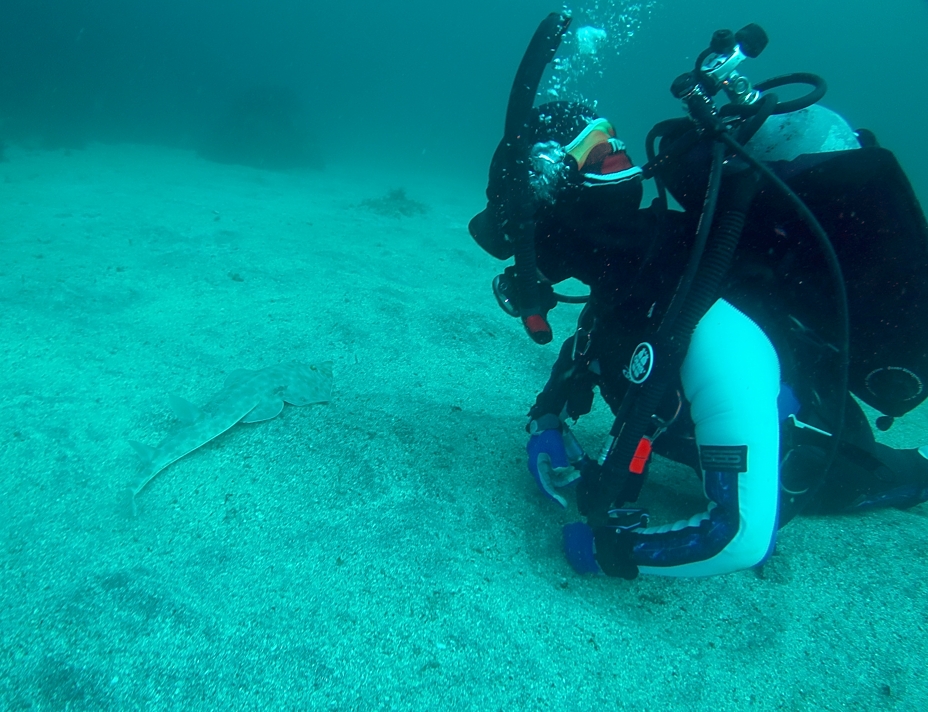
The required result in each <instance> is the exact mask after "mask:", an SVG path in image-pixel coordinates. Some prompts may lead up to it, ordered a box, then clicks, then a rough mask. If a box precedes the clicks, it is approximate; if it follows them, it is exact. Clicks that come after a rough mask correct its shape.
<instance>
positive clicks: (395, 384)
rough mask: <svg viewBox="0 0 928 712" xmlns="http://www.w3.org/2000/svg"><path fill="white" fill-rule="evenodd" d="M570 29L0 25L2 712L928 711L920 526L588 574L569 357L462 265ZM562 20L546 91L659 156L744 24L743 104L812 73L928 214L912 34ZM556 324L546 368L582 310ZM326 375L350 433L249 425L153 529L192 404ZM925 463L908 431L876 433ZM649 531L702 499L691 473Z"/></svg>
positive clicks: (494, 266) (688, 14) (170, 12)
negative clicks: (534, 78)
mask: <svg viewBox="0 0 928 712" xmlns="http://www.w3.org/2000/svg"><path fill="white" fill-rule="evenodd" d="M554 9H557V8H556V7H551V6H549V5H546V4H543V3H538V2H517V3H509V4H506V5H505V6H500V5H498V4H489V3H482V2H478V3H471V4H467V5H464V4H460V5H444V6H439V5H438V4H426V3H418V4H416V3H413V4H410V3H405V4H401V3H376V4H375V3H346V4H342V5H337V6H336V5H331V6H316V7H314V6H311V5H306V4H298V3H292V2H272V3H269V4H263V5H261V6H260V7H257V6H254V7H253V6H252V5H251V4H248V3H244V2H236V3H222V4H220V3H215V2H214V3H207V2H197V3H181V2H161V3H157V4H155V3H144V2H130V3H126V2H116V1H115V0H113V1H112V2H79V3H78V2H28V3H27V2H19V1H17V2H8V3H7V4H5V5H4V8H3V11H2V12H0V17H2V19H3V22H0V60H2V61H0V68H2V73H0V122H2V123H0V138H2V139H3V142H4V147H5V150H4V158H5V160H4V161H3V162H2V163H0V195H2V200H0V226H2V227H0V255H2V260H0V306H2V321H0V415H2V419H0V422H2V427H0V439H2V443H3V447H2V448H0V537H2V540H0V541H2V543H0V709H11V710H13V709H23V710H26V709H34V710H127V709H153V710H158V709H324V710H523V709H524V710H536V709H537V710H548V709H552V710H578V711H587V710H624V709H627V710H636V711H639V710H654V711H657V710H742V709H757V710H823V709H829V710H883V709H886V710H890V709H892V710H913V711H915V710H924V709H926V707H928V683H926V680H925V676H924V661H925V658H926V646H928V631H926V629H925V615H926V609H928V599H926V588H925V583H924V582H925V581H926V580H928V558H926V555H928V544H926V542H928V508H926V506H925V505H921V506H919V507H916V508H914V509H912V510H909V511H897V510H887V511H878V512H874V513H871V514H867V515H865V516H857V517H832V518H800V519H797V520H795V521H794V522H792V523H790V524H789V526H788V527H787V528H786V529H784V530H783V532H782V533H781V536H780V538H779V543H778V551H777V554H776V556H774V557H773V559H772V560H771V561H770V562H769V563H768V564H767V565H766V566H765V567H764V568H763V570H762V571H761V572H759V573H758V572H741V573H738V574H733V575H729V576H725V577H716V578H712V579H705V580H680V581H673V580H662V579H658V578H649V577H641V578H639V579H638V580H636V581H635V582H633V583H628V582H625V581H618V580H610V579H598V578H587V579H585V578H580V577H577V576H576V575H575V574H574V573H573V572H572V570H571V569H570V568H569V566H568V565H567V563H566V561H565V560H564V557H563V554H562V551H561V542H560V536H561V527H562V526H563V524H565V523H567V522H569V521H573V520H575V519H576V517H577V514H576V512H575V511H573V510H570V509H569V510H568V511H567V512H562V511H561V510H559V509H556V508H552V507H549V506H548V505H549V504H550V503H548V502H547V501H545V500H543V499H542V498H541V497H540V496H539V495H538V493H537V491H536V488H535V486H534V484H533V483H532V481H531V479H530V477H529V476H528V475H527V473H526V471H525V463H524V441H525V432H524V415H525V412H526V410H527V408H528V407H529V405H530V404H531V403H532V401H533V399H534V396H535V393H536V392H537V390H538V389H539V388H540V387H541V385H542V384H543V383H544V381H545V379H546V378H547V375H548V370H549V368H550V365H551V362H552V361H553V359H554V357H555V355H556V348H555V347H554V346H549V347H544V348H542V347H538V346H535V345H533V344H531V343H530V342H529V341H528V339H526V338H525V336H524V333H523V332H522V330H521V329H520V328H519V326H518V324H517V323H516V322H515V320H512V319H510V318H509V317H507V316H506V315H505V314H503V312H502V311H501V310H500V309H499V308H498V307H497V305H496V304H495V300H494V299H493V297H492V294H491V293H490V290H489V282H490V280H491V279H492V276H493V275H494V274H496V273H497V272H498V270H499V263H497V262H496V261H495V260H493V259H492V258H490V257H488V256H486V255H485V254H484V253H483V252H481V251H480V250H479V249H477V248H476V247H475V246H474V245H473V243H472V241H471V240H470V238H469V237H468V235H467V231H466V224H467V221H468V220H469V219H470V217H471V216H472V215H473V214H474V213H475V212H476V211H477V210H479V209H481V208H482V207H483V204H484V197H483V190H484V188H485V179H486V169H487V165H488V162H489V157H490V155H491V154H492V151H493V149H494V148H495V146H496V143H497V141H498V140H499V136H500V132H501V127H502V120H503V113H504V111H505V102H506V97H507V93H508V89H509V84H510V82H511V79H512V75H513V73H514V71H515V67H516V65H517V64H518V61H519V58H520V56H521V53H522V51H523V48H524V46H525V44H526V42H527V40H528V38H529V37H530V36H531V33H532V32H533V31H534V28H535V27H536V26H537V23H538V21H539V20H540V19H541V18H542V17H543V16H544V15H545V14H546V13H547V12H549V11H551V10H554ZM570 9H571V10H572V11H573V12H574V13H575V16H576V18H577V23H578V26H580V24H581V23H582V25H584V26H587V25H588V26H593V27H599V28H605V29H607V30H608V32H607V39H606V41H605V43H604V44H602V45H600V46H599V48H598V50H597V56H596V58H595V59H591V58H590V57H589V56H586V58H585V59H584V61H583V62H579V61H578V62H577V63H575V64H572V65H571V66H570V67H567V68H565V69H564V70H563V71H562V72H561V75H560V76H556V77H549V78H548V79H546V84H545V86H546V87H548V88H550V87H552V86H556V87H557V88H558V90H559V91H563V92H568V93H571V92H572V93H574V95H576V96H583V97H584V98H596V99H598V100H599V108H600V110H601V111H602V112H603V113H604V114H606V115H608V116H609V117H610V118H611V119H612V120H613V122H614V123H615V124H616V126H618V127H619V131H620V134H621V135H622V137H623V138H624V139H625V140H626V142H627V143H628V144H629V147H630V150H631V153H632V155H633V156H634V157H636V158H641V157H643V149H642V148H641V146H642V145H643V140H644V135H645V134H646V132H647V130H648V129H649V128H650V127H651V125H652V124H653V123H655V122H656V121H658V120H660V119H663V118H667V117H671V116H678V115H680V108H679V106H678V105H677V104H676V102H674V101H673V100H672V99H671V98H670V96H669V93H668V91H667V88H668V86H669V84H670V82H671V81H672V79H673V78H674V77H675V76H676V75H677V74H679V73H680V72H682V71H685V70H686V69H688V68H689V67H690V65H691V63H692V59H693V57H694V56H695V54H696V53H698V51H700V49H702V48H703V47H704V46H705V44H706V42H707V40H708V37H709V36H710V35H711V32H712V31H713V30H715V29H717V28H719V27H731V28H733V29H737V28H738V27H740V26H742V25H743V24H746V23H747V22H752V21H753V22H758V23H760V24H762V25H763V26H764V27H765V28H766V29H767V31H768V33H769V35H770V39H771V41H770V46H769V47H768V49H767V51H766V52H765V53H764V55H763V56H762V57H761V58H759V59H758V60H756V64H755V65H753V66H756V70H755V69H754V68H753V66H752V69H751V73H752V76H754V74H755V72H756V76H757V78H758V79H759V78H763V77H766V76H770V75H774V74H780V73H784V72H789V71H813V72H817V73H820V74H822V75H824V76H825V77H826V78H827V79H828V81H829V86H830V92H829V95H828V96H827V97H826V100H825V104H826V105H828V106H830V107H831V108H833V109H835V110H837V111H839V112H841V113H842V114H844V115H845V116H847V117H848V119H849V121H850V122H851V123H852V124H853V125H854V126H866V127H867V128H870V129H872V130H874V131H875V132H876V133H877V135H878V136H879V137H880V139H881V142H882V143H883V145H885V146H887V147H888V148H890V149H892V150H893V151H894V152H896V154H897V155H898V156H899V158H900V161H901V162H902V164H903V165H904V167H905V168H906V170H907V172H908V174H909V176H910V178H911V180H912V183H913V185H914V186H915V189H916V192H917V193H918V194H919V196H920V198H921V200H922V202H923V203H924V202H925V201H926V200H928V168H926V164H928V163H926V161H925V160H924V159H925V158H926V147H925V138H924V127H925V126H926V123H928V122H926V119H928V104H926V102H928V100H926V98H925V96H924V93H923V92H922V91H921V84H922V83H923V81H922V78H921V72H922V71H923V69H924V67H925V66H928V6H926V4H925V3H924V2H921V1H919V0H900V1H899V2H896V3H893V4H892V5H891V6H888V7H878V8H876V7H874V6H872V5H871V4H867V5H864V4H863V3H856V2H855V3H838V2H835V1H834V0H828V1H824V0H823V1H820V2H804V3H798V2H793V1H792V0H790V1H789V2H767V1H766V0H760V1H758V2H756V3H751V4H750V6H748V5H747V4H745V3H738V2H734V1H733V0H725V1H724V2H717V3H714V4H712V5H711V6H709V5H706V4H705V3H695V2H682V1H680V0H677V1H673V2H672V1H671V0H662V1H661V2H657V3H638V4H636V5H629V6H625V7H616V6H614V5H607V4H605V3H601V4H600V5H599V6H593V5H588V6H586V7H582V6H579V5H577V4H571V8H570ZM623 14H624V15H625V17H624V19H623V18H622V16H623ZM623 30H624V33H623ZM242 117H245V119H247V120H243V119H242ZM256 126H257V127H259V128H260V130H258V129H255V128H254V127H256ZM399 188H402V189H403V190H404V194H405V196H406V197H407V199H408V200H409V201H411V202H409V203H404V202H402V201H399V200H398V198H397V196H398V195H399V194H398V193H397V192H396V190H397V189H399ZM391 196H392V197H391ZM552 318H553V326H554V329H555V336H556V343H557V338H559V337H564V336H566V335H567V334H568V333H569V332H570V329H571V325H572V323H573V321H574V320H575V318H576V311H575V310H573V311H571V308H569V307H561V308H560V309H559V310H558V311H557V312H555V313H554V314H553V316H552ZM326 359H330V360H332V361H333V362H334V368H333V370H334V393H333V397H332V400H331V402H329V403H328V404H326V405H311V406H307V407H303V408H293V407H290V406H287V407H286V408H285V409H284V411H283V412H282V413H281V415H280V416H279V417H277V418H275V419H273V420H269V421H267V422H263V423H256V424H251V425H236V426H234V427H233V428H232V429H231V430H230V431H229V432H227V433H225V434H224V435H221V436H220V437H218V438H216V439H215V440H213V441H212V442H210V443H209V444H206V445H204V446H203V447H202V448H200V449H197V450H196V451H194V452H193V453H191V454H190V455H188V456H187V457H185V458H183V459H181V460H180V461H178V462H177V463H175V464H173V465H171V466H170V467H168V468H167V469H166V470H164V471H163V472H162V473H160V474H159V475H158V477H157V478H156V479H155V480H154V481H153V482H152V483H151V484H150V485H149V486H148V487H147V488H146V489H144V490H143V491H142V492H141V493H140V495H139V496H138V497H137V501H136V505H137V508H136V511H135V512H133V508H132V505H131V501H130V498H129V497H128V492H127V490H128V488H129V486H130V485H131V483H133V482H134V481H136V480H137V479H138V477H139V473H140V471H141V465H140V464H139V463H138V460H137V458H136V454H135V452H134V451H133V449H132V448H131V446H130V445H129V444H128V441H129V440H138V441H140V442H143V443H147V444H151V445H154V444H157V443H158V442H159V441H160V440H162V439H163V438H164V437H165V436H166V435H167V434H168V433H169V432H171V430H172V429H174V428H175V427H177V425H178V422H177V420H176V418H175V417H174V414H173V413H172V411H171V409H170V404H169V396H170V395H172V394H175V395H179V396H182V397H184V398H186V399H188V400H190V401H191V402H193V403H195V404H203V403H207V402H208V401H209V400H210V398H211V397H212V396H213V395H214V394H216V393H217V392H219V391H220V390H221V389H222V387H223V382H224V380H225V378H226V377H227V376H228V374H229V373H231V372H232V371H234V370H236V369H239V368H249V369H259V368H265V367H268V366H273V365H275V364H278V363H283V362H287V361H294V360H296V361H305V362H314V361H320V360H326ZM610 425H611V419H610V418H609V417H608V414H607V413H605V412H603V410H602V409H601V408H600V409H598V410H596V411H594V413H593V414H592V415H591V416H590V417H589V418H585V419H584V420H583V421H582V424H581V427H579V428H578V430H577V432H578V436H579V437H580V438H581V440H582V441H583V442H584V443H587V444H588V445H589V447H590V448H591V449H594V448H595V447H596V445H597V444H598V443H600V442H601V441H602V439H603V438H604V436H605V434H606V432H607V431H608V429H609V427H610ZM926 433H928V410H926V409H925V408H924V407H923V408H920V409H918V410H916V411H914V412H913V413H911V414H909V415H908V416H906V417H905V418H904V419H902V420H901V421H900V422H898V423H897V424H896V426H895V427H894V428H893V429H892V430H891V431H889V432H888V433H886V434H884V435H881V438H883V439H884V440H885V441H886V442H889V443H890V444H893V445H895V446H898V447H915V446H918V445H922V444H924V443H925V442H926ZM643 498H646V499H647V502H648V505H649V506H650V507H651V510H652V514H653V515H654V517H655V518H656V519H660V520H661V521H672V519H673V518H675V517H680V516H689V515H690V514H692V513H693V512H694V511H697V508H701V507H702V506H703V504H704V502H703V499H702V495H701V492H700V490H699V485H698V482H697V481H695V478H693V477H692V474H691V473H690V472H689V471H688V470H686V468H683V467H678V466H676V465H674V464H672V463H669V462H667V461H658V462H657V463H656V464H655V467H654V469H653V472H652V474H651V477H650V480H649V483H648V489H647V490H646V492H645V493H644V495H643Z"/></svg>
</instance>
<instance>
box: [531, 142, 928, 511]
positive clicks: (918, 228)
mask: <svg viewBox="0 0 928 712" xmlns="http://www.w3.org/2000/svg"><path fill="white" fill-rule="evenodd" d="M868 151H869V153H867V152H868ZM850 154H854V155H850ZM778 168H779V172H780V173H781V175H783V176H784V177H786V178H788V179H789V180H790V183H791V185H792V187H793V188H794V189H795V190H797V192H799V193H800V194H801V195H802V197H803V198H804V199H805V200H806V202H807V204H809V207H810V208H811V209H812V210H813V212H815V213H816V215H817V216H818V217H819V219H820V221H821V222H822V224H823V226H824V228H825V230H826V231H827V232H828V234H829V236H830V238H831V240H832V242H833V244H834V245H835V248H836V250H837V252H838V256H839V260H840V262H841V267H842V269H843V271H844V275H845V279H846V281H847V291H848V302H849V308H850V318H851V333H850V336H851V344H850V377H849V383H848V388H849V390H850V391H851V392H852V393H853V394H854V395H856V396H857V397H859V398H860V399H861V400H864V401H865V402H867V403H869V404H870V405H872V406H874V407H876V408H877V409H879V410H881V411H882V412H883V413H885V414H887V415H890V416H900V415H903V414H904V413H906V412H908V411H909V410H911V409H912V408H914V407H915V406H916V405H918V404H919V403H921V402H922V401H923V400H924V399H925V398H926V397H928V390H926V388H925V387H923V384H924V383H928V229H926V227H925V222H924V216H923V215H922V213H921V210H920V208H918V204H917V201H915V199H914V196H913V195H912V193H911V188H910V187H909V185H908V182H907V180H905V177H904V176H903V175H902V173H901V169H899V167H898V163H896V161H895V159H894V158H893V157H892V154H890V153H889V152H887V151H883V150H882V149H862V150H860V151H847V152H842V153H841V154H832V155H825V156H824V157H820V156H810V157H801V158H800V159H798V160H797V161H793V162H791V163H790V164H786V165H783V166H779V167H778ZM826 172H827V176H824V177H827V180H825V179H824V178H823V174H824V173H826ZM691 215H692V213H681V212H676V211H662V210H658V209H654V208H649V209H644V210H640V211H638V212H637V213H636V214H635V215H634V216H633V217H632V218H630V219H629V220H627V221H625V222H623V224H621V225H612V226H608V227H597V226H590V225H584V224H583V221H578V222H579V224H581V225H583V227H582V228H580V229H578V228H572V227H569V226H568V225H567V224H565V223H564V222H562V221H559V220H558V219H556V218H555V217H554V216H553V215H550V216H548V217H547V218H546V217H545V216H544V215H542V216H541V218H540V219H539V220H538V221H537V223H536V238H535V239H536V247H537V254H538V267H539V269H540V271H541V272H542V273H543V274H544V275H545V276H546V277H547V278H548V279H550V280H551V281H552V282H554V283H557V282H559V281H562V280H564V279H567V278H569V277H573V278H576V279H578V280H580V281H582V282H584V283H585V284H587V285H588V286H589V287H590V290H591V302H590V304H589V306H588V308H587V310H586V312H585V314H584V316H583V317H582V319H581V329H580V331H579V337H571V338H570V339H568V341H567V342H566V343H565V344H564V347H563V348H562V350H561V354H560V356H559V358H558V361H557V363H556V364H555V366H554V369H553V371H552V376H551V379H550V380H549V382H548V384H547V386H546V387H545V390H544V391H543V392H542V393H541V394H540V395H539V397H538V400H537V401H536V404H535V406H534V407H533V409H532V415H533V417H534V416H540V415H542V414H544V413H560V412H562V410H563V409H566V413H567V414H568V415H569V416H571V417H573V418H577V417H579V416H581V415H583V414H585V413H586V412H588V411H589V409H590V405H591V402H592V397H593V392H592V389H593V386H598V387H599V388H600V391H601V393H602V395H603V397H604V399H605V400H606V401H607V402H608V403H609V405H610V407H611V408H612V409H613V412H615V411H616V409H617V408H618V405H619V403H620V402H621V400H622V397H623V395H624V393H625V391H626V388H627V384H628V382H627V380H626V378H625V376H624V375H623V370H624V368H625V367H626V366H627V364H628V362H629V357H630V355H631V353H632V351H633V350H634V348H635V346H636V345H637V344H638V343H640V342H641V341H642V340H643V339H644V338H645V337H646V336H647V335H648V333H649V329H651V328H652V327H653V321H654V319H656V318H659V316H660V314H661V313H662V309H664V308H665V307H666V302H667V300H668V299H669V295H670V294H671V293H672V291H673V288H674V286H675V284H676V281H677V279H678V278H679V275H680V273H681V270H682V266H683V264H684V262H685V260H686V258H687V250H688V245H689V244H690V242H691V236H692V234H693V232H694V229H695V219H694V218H693V217H691ZM825 267H826V265H825V263H824V262H823V258H822V256H821V253H820V250H819V249H818V248H817V246H816V245H815V243H814V240H813V239H812V238H811V235H810V234H809V232H808V231H807V229H806V228H805V227H804V225H803V224H802V223H801V221H799V220H798V219H797V218H796V217H795V215H794V214H793V213H792V212H791V211H790V210H789V209H788V207H787V206H785V205H784V204H783V203H782V202H781V201H779V200H778V199H777V198H776V196H773V195H765V194H764V193H763V192H762V193H761V194H760V196H759V197H758V199H757V200H755V203H754V205H753V208H752V212H751V214H750V215H749V220H748V224H747V228H746V230H745V232H744V234H743V236H742V240H741V243H740V246H739V248H738V252H737V253H736V259H735V262H734V264H733V266H732V269H731V272H730V274H729V276H728V279H727V280H726V282H725V284H724V285H723V288H722V290H721V293H720V294H719V297H720V298H722V299H724V300H725V301H727V302H728V303H730V304H731V305H733V306H734V307H736V309H738V310H739V311H741V312H743V313H744V314H745V315H747V316H748V317H749V318H750V319H751V320H752V321H754V322H755V323H756V324H758V325H759V326H760V327H761V329H762V330H763V332H764V333H765V334H766V336H767V337H768V338H769V339H770V341H771V342H772V344H773V345H774V348H775V350H776V353H777V356H778V358H779V362H780V371H781V375H780V377H781V381H782V383H783V384H786V385H787V386H788V387H789V389H790V390H791V391H792V392H793V394H794V395H795V398H796V400H797V401H798V403H799V404H801V410H799V411H798V415H799V417H800V419H799V421H798V423H799V425H802V424H805V425H811V426H813V428H817V429H819V430H821V431H824V432H826V433H830V432H832V431H833V430H834V426H835V422H836V420H837V412H838V406H839V405H840V404H842V403H845V405H846V414H845V427H844V431H843V437H842V439H841V445H840V447H839V449H838V452H837V457H836V459H835V463H834V465H833V466H832V467H831V469H830V470H829V471H828V472H827V473H826V463H827V458H828V452H829V450H830V448H831V446H830V440H829V436H827V435H823V434H819V433H818V432H817V431H816V430H814V429H813V428H802V427H799V425H796V424H794V423H795V422H796V421H790V422H785V423H784V426H783V427H782V428H781V434H780V463H781V464H780V478H781V494H780V512H779V523H780V525H781V526H782V524H784V523H786V522H787V521H789V519H790V518H792V516H794V515H795V514H796V513H798V512H799V511H800V510H805V511H807V512H834V511H847V510H850V509H855V508H858V509H859V508H865V507H870V506H900V507H905V506H912V505H914V504H917V503H919V502H922V501H925V500H926V499H928V459H925V457H922V456H921V455H920V454H919V453H918V451H917V450H893V449H891V448H889V447H887V446H884V445H881V444H878V443H876V442H875V440H874V437H873V433H872V431H871V429H870V426H869V424H868V422H867V420H866V417H865V416H864V414H863V412H862V410H861V408H860V406H859V405H858V403H857V402H856V401H855V400H854V399H853V398H851V397H850V396H849V395H848V393H847V391H844V390H843V389H842V388H841V384H839V383H837V381H836V378H835V375H836V373H837V369H836V368H835V364H836V356H837V351H836V347H835V344H836V343H837V336H838V335H837V331H836V326H835V324H836V314H837V312H836V308H835V299H834V288H833V285H831V284H830V283H829V282H828V279H827V278H826V277H825V276H824V275H826V274H827V270H826V269H825ZM719 346H720V348H725V347H726V345H725V344H720V345H719ZM676 399H677V392H676V391H674V392H671V393H669V394H668V396H667V397H666V399H665V400H666V401H667V403H666V407H665V408H664V410H666V411H667V412H673V411H674V409H675V404H676ZM686 411H687V409H686V408H684V409H683V413H682V415H681V417H679V418H678V419H677V421H676V422H675V423H674V425H673V426H672V427H671V428H670V429H669V430H668V431H667V432H666V433H664V434H663V435H662V436H661V437H660V438H658V439H657V440H656V441H655V443H654V448H655V452H658V453H659V454H662V455H665V456H667V457H670V458H671V459H673V460H676V461H679V462H684V463H686V464H689V465H691V466H693V467H694V469H696V471H697V472H700V471H701V470H700V464H699V457H698V453H697V448H696V442H695V439H694V435H693V424H692V421H690V420H689V418H688V417H687V414H686ZM926 441H928V438H926Z"/></svg>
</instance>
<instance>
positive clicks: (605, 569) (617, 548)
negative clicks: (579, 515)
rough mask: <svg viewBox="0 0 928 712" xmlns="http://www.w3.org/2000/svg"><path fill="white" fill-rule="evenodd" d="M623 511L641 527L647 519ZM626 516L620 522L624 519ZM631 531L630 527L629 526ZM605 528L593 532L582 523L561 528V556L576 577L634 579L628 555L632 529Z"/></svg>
mask: <svg viewBox="0 0 928 712" xmlns="http://www.w3.org/2000/svg"><path fill="white" fill-rule="evenodd" d="M622 511H627V512H628V513H629V515H631V518H632V519H634V517H636V516H637V517H638V518H639V521H640V522H641V523H645V522H647V516H646V515H645V516H644V518H642V516H641V512H642V510H622ZM628 518H629V517H628V515H626V516H625V517H624V519H628ZM632 527H633V525H632ZM632 527H629V526H628V525H626V526H605V527H596V528H593V527H591V526H590V525H588V524H586V523H585V522H573V523H572V524H568V525H566V526H565V527H564V554H565V556H566V557H567V561H568V563H569V564H570V566H571V568H573V570H574V571H576V572H577V573H578V574H581V575H583V574H606V575H607V576H614V577H616V578H623V579H625V580H627V581H631V580H632V579H635V578H637V577H638V566H637V564H635V561H634V559H633V555H632V549H633V546H634V538H633V537H634V534H633V531H634V528H632Z"/></svg>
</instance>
